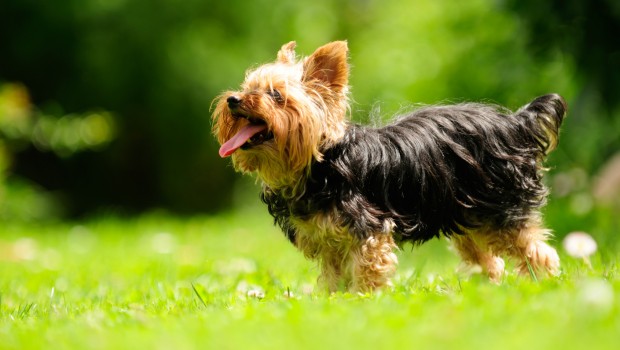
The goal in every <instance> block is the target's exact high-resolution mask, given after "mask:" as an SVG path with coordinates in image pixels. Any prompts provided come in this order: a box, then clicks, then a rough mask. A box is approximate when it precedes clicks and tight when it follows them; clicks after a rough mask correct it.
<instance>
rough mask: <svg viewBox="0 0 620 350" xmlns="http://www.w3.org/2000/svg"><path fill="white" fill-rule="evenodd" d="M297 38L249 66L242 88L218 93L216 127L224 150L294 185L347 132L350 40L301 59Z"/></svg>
mask: <svg viewBox="0 0 620 350" xmlns="http://www.w3.org/2000/svg"><path fill="white" fill-rule="evenodd" d="M294 48H295V42H290V43H288V44H285V45H283V46H282V48H281V49H280V51H279V52H278V55H277V59H276V61H275V62H273V63H268V64H265V65H262V66H259V67H258V68H256V69H252V70H250V71H248V72H247V73H246V77H245V81H244V82H243V83H242V84H241V89H240V90H239V91H227V92H224V93H223V94H221V95H220V96H219V97H218V98H216V100H215V101H214V103H215V105H216V106H215V110H214V113H213V120H214V124H213V132H214V134H215V135H216V137H217V139H218V141H219V142H220V144H221V148H220V156H222V157H228V156H232V159H233V164H234V166H235V169H237V170H238V171H243V172H257V174H258V176H259V178H261V179H262V180H263V181H265V182H266V183H267V184H268V185H269V186H271V187H273V188H277V187H282V186H287V185H290V184H291V183H292V182H294V181H295V178H296V177H299V176H300V175H302V174H303V172H304V171H307V169H308V166H309V165H310V164H311V162H312V160H313V159H317V160H321V157H322V151H323V150H325V149H326V148H329V147H330V146H331V145H333V144H334V143H335V142H337V141H338V140H339V139H340V138H341V137H342V136H343V134H344V129H345V126H346V115H347V110H348V97H347V95H348V86H347V82H348V76H349V68H348V64H347V53H348V49H347V43H346V42H345V41H336V42H332V43H329V44H326V45H324V46H321V47H320V48H318V49H317V50H316V51H315V52H314V53H313V54H312V55H310V56H309V57H306V58H302V59H299V60H297V58H296V55H295V51H294Z"/></svg>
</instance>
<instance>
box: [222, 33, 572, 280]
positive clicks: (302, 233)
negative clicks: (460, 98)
mask: <svg viewBox="0 0 620 350" xmlns="http://www.w3.org/2000/svg"><path fill="white" fill-rule="evenodd" d="M294 48H295V42H290V43H288V44H285V45H284V46H282V48H281V49H280V51H279V52H278V55H277V60H276V61H275V62H274V63H270V64H265V65H263V66H260V67H258V68H256V69H253V70H250V71H248V72H247V74H246V78H245V82H244V83H243V84H242V85H241V90H240V91H229V92H225V93H223V94H222V95H220V96H219V97H218V98H216V100H215V101H214V103H215V104H216V107H215V110H214V113H213V119H214V124H213V132H214V134H215V135H216V137H217V138H218V140H219V142H220V144H221V148H220V150H219V153H220V156H222V157H228V156H232V161H233V164H234V167H235V169H236V170H238V171H241V172H245V173H255V174H256V176H257V177H258V179H260V180H261V182H262V184H263V187H262V194H261V198H262V200H263V201H264V202H265V203H266V204H267V207H268V209H269V212H270V214H271V215H272V216H273V217H274V218H275V222H276V224H278V225H279V226H280V227H281V228H282V230H283V231H284V233H285V234H286V236H287V237H288V239H289V240H290V241H291V242H292V243H293V244H294V245H295V246H296V247H297V248H298V249H299V250H301V251H302V252H303V253H304V255H305V256H306V257H307V258H310V259H314V260H318V261H319V263H320V268H321V275H320V277H319V282H320V283H322V284H323V285H324V286H325V287H326V288H328V289H329V290H330V291H335V290H338V289H339V288H342V287H344V288H345V289H348V290H353V291H360V292H366V291H371V290H374V289H376V288H380V287H382V286H386V285H390V277H391V275H392V274H393V273H394V271H395V269H396V264H397V257H396V255H395V254H394V250H395V249H397V248H398V247H399V246H401V245H402V244H403V243H405V242H411V243H413V244H420V243H423V242H425V241H427V240H429V239H431V238H433V237H439V236H440V235H442V234H443V235H444V236H447V237H449V238H450V240H451V241H452V243H453V245H454V247H455V248H456V251H457V252H458V253H459V255H460V256H461V258H462V260H463V262H464V263H465V264H466V265H479V266H480V267H481V268H482V270H483V271H484V272H485V273H486V274H487V275H488V276H489V278H490V280H491V281H494V282H497V283H499V282H500V281H501V278H502V274H503V272H504V260H502V258H501V257H500V255H506V256H507V257H510V258H514V259H516V260H517V262H518V266H517V267H518V270H519V271H520V272H521V273H524V274H528V273H530V272H534V273H538V272H545V273H549V274H552V275H557V274H558V273H559V264H560V262H559V258H558V255H557V252H556V251H555V249H553V248H552V247H551V246H549V245H548V244H547V243H546V241H547V240H548V239H549V238H550V236H551V234H550V232H549V230H547V229H545V228H544V227H543V226H542V221H541V215H540V208H541V207H542V206H543V205H544V203H545V197H546V195H547V189H546V188H545V186H544V185H543V183H542V174H543V172H544V171H545V168H544V167H543V161H544V160H545V157H546V155H547V154H548V153H549V152H550V151H551V150H553V149H554V148H555V146H556V144H557V139H558V132H559V127H560V124H561V123H562V120H563V118H564V116H565V112H566V108H567V107H566V103H565V102H564V99H563V98H562V97H561V96H559V95H556V94H550V95H545V96H541V97H538V98H537V99H535V100H534V101H532V102H530V103H529V104H527V105H526V106H524V107H522V108H521V109H519V110H518V111H516V112H514V113H512V112H510V111H508V110H507V109H504V108H501V107H498V106H493V105H487V104H477V103H461V104H455V105H447V106H430V107H425V108H420V109H417V110H415V111H413V112H411V113H409V114H406V115H401V116H398V117H397V118H395V120H394V121H393V122H392V123H391V124H389V125H386V126H382V127H373V126H361V125H357V124H354V123H352V122H350V121H349V120H348V114H349V113H348V111H349V99H348V95H349V88H348V85H347V84H348V77H349V66H348V63H347V60H348V48H347V43H346V42H345V41H336V42H332V43H329V44H326V45H324V46H322V47H320V48H318V49H317V50H316V51H315V52H314V53H313V54H312V55H310V56H309V57H306V58H302V59H299V60H298V59H297V57H296V54H295V51H294Z"/></svg>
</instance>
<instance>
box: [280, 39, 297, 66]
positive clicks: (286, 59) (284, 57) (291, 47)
mask: <svg viewBox="0 0 620 350" xmlns="http://www.w3.org/2000/svg"><path fill="white" fill-rule="evenodd" d="M296 45H297V43H295V42H294V41H291V42H288V43H286V44H284V45H282V48H280V51H278V62H280V63H287V64H293V63H295V46H296Z"/></svg>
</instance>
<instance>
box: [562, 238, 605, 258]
mask: <svg viewBox="0 0 620 350" xmlns="http://www.w3.org/2000/svg"><path fill="white" fill-rule="evenodd" d="M563 245H564V250H566V252H567V253H568V255H570V256H572V257H575V258H587V257H589V256H590V255H592V254H594V253H595V252H596V248H597V247H596V241H595V240H594V238H592V236H590V235H589V234H587V233H585V232H571V233H569V234H568V235H567V236H566V237H565V238H564V242H563Z"/></svg>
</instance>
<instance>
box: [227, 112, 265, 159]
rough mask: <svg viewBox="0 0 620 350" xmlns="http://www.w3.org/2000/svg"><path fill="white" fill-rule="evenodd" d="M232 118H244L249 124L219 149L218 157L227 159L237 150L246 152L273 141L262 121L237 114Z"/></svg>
mask: <svg viewBox="0 0 620 350" xmlns="http://www.w3.org/2000/svg"><path fill="white" fill-rule="evenodd" d="M233 116H234V117H236V118H245V119H247V120H248V121H249V124H247V125H245V126H243V127H242V128H241V129H239V131H237V133H236V134H235V135H234V136H233V137H231V138H230V139H229V140H228V141H226V142H225V143H224V144H223V145H222V146H221V147H220V152H219V153H220V157H222V158H224V157H228V156H230V155H232V154H233V153H235V151H236V150H238V149H242V150H247V149H250V148H252V147H256V146H258V145H261V144H263V143H264V142H266V141H269V140H271V139H273V133H272V132H271V131H269V128H268V127H267V123H265V121H264V120H262V119H260V118H256V117H251V116H246V115H243V114H239V113H235V114H233Z"/></svg>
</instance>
